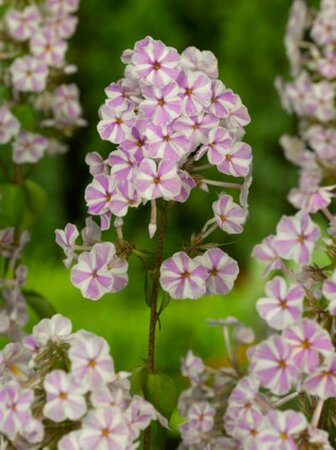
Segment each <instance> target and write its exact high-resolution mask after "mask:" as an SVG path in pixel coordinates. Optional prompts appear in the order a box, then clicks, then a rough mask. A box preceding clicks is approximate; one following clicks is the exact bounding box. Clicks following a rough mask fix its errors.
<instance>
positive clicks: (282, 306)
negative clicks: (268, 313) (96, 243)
mask: <svg viewBox="0 0 336 450" xmlns="http://www.w3.org/2000/svg"><path fill="white" fill-rule="evenodd" d="M279 303H280V308H281V309H287V308H288V306H287V301H286V300H280V302H279Z"/></svg>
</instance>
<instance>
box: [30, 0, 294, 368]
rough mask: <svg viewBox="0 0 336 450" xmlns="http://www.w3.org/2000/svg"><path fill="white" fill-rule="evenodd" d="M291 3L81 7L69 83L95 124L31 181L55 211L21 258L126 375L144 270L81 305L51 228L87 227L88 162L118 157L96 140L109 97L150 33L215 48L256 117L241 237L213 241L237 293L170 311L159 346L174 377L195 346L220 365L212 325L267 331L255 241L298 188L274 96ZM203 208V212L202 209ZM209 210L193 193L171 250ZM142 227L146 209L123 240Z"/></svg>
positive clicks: (140, 349)
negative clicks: (128, 52)
mask: <svg viewBox="0 0 336 450" xmlns="http://www.w3.org/2000/svg"><path fill="white" fill-rule="evenodd" d="M290 4H291V1H290V0H271V1H270V0H234V1H232V0H207V1H204V0H183V1H181V0H123V1H121V0H82V2H81V8H80V11H79V17H80V22H79V27H78V31H77V33H76V35H75V37H74V38H73V39H72V42H71V50H70V52H69V58H68V59H69V61H70V62H73V63H75V64H77V66H78V68H79V70H78V73H77V74H76V75H75V76H73V80H74V81H75V82H77V83H78V84H79V86H80V89H81V93H82V94H81V95H82V103H83V108H84V115H85V118H86V119H87V120H88V122H89V126H88V127H86V128H83V129H81V130H80V131H79V132H78V133H76V134H75V136H74V137H73V138H72V140H71V142H70V147H71V148H70V152H69V153H68V154H67V155H64V156H60V157H55V158H47V159H45V160H44V161H43V162H42V163H41V164H40V166H39V168H38V170H37V172H36V173H35V175H34V176H35V179H36V180H37V181H39V182H41V184H43V185H44V186H45V187H46V189H47V191H48V195H49V201H48V205H47V209H46V211H45V214H44V215H43V217H41V219H40V220H39V222H38V223H37V224H36V225H35V227H34V229H33V230H32V234H33V238H32V241H31V243H30V244H29V248H28V253H27V256H26V262H27V264H28V265H29V278H28V284H29V287H30V288H33V289H35V290H37V291H39V292H41V293H42V294H43V295H45V296H46V298H48V299H49V300H50V301H51V302H52V304H53V305H54V306H55V308H56V309H57V310H58V311H60V312H61V313H63V314H65V315H67V316H69V317H70V318H71V319H72V320H73V323H74V326H75V328H77V329H78V328H82V327H84V328H86V329H88V330H92V331H94V332H96V333H98V334H100V335H102V336H105V337H106V338H107V339H108V341H109V342H110V344H111V349H112V354H113V356H114V358H115V361H116V367H117V368H118V369H123V370H131V369H132V368H134V367H135V366H137V365H139V364H141V358H142V357H144V356H145V355H146V346H147V344H146V334H147V328H148V313H149V310H148V308H146V307H145V306H144V301H143V297H142V285H143V281H142V280H143V270H142V268H141V267H140V266H139V264H138V263H137V262H136V261H134V260H133V261H132V260H131V269H130V273H129V275H130V283H129V286H128V287H127V288H126V289H125V290H124V291H123V292H121V293H120V294H118V295H115V296H112V295H111V296H105V297H104V298H103V299H102V300H100V301H99V302H97V303H95V302H90V301H88V300H84V299H82V298H81V296H80V293H79V291H77V290H76V289H75V288H74V287H73V286H72V285H71V283H70V281H69V273H68V271H67V270H66V269H65V268H64V267H63V266H62V262H61V259H62V255H61V253H60V252H59V250H58V249H57V248H56V245H55V243H54V229H55V228H64V226H65V224H66V223H67V222H69V221H71V222H73V223H76V224H77V225H78V226H79V227H83V226H84V220H85V213H86V211H85V209H86V208H85V202H84V196H83V195H84V189H85V186H86V184H87V183H88V182H89V180H90V176H89V173H88V170H87V167H86V165H85V163H84V157H85V155H86V153H87V152H88V151H99V152H101V153H102V154H103V155H107V154H108V153H109V152H110V151H111V149H112V146H111V144H109V143H106V142H103V141H101V140H100V138H99V136H98V133H97V131H96V124H97V121H98V119H97V110H98V107H99V106H100V105H101V104H102V103H103V101H104V88H105V87H106V86H107V85H108V84H109V83H110V82H112V81H115V80H117V79H118V78H120V77H122V74H123V64H122V63H121V61H120V55H121V53H122V51H123V50H124V49H126V48H132V47H133V45H134V42H135V41H136V40H139V39H142V38H143V37H144V36H146V35H151V36H153V37H154V38H157V39H161V40H163V41H164V42H165V43H166V44H168V45H171V46H174V47H176V48H177V49H178V50H179V51H182V50H183V49H184V48H185V47H187V46H190V45H194V46H197V47H199V48H200V49H209V50H212V51H213V52H214V53H215V54H216V56H217V58H218V60H219V68H220V78H221V79H222V80H223V82H224V84H225V85H227V86H228V87H230V88H232V89H233V90H234V91H235V92H237V93H238V94H239V95H240V96H241V97H242V100H243V102H244V103H245V104H246V105H247V107H248V109H249V112H250V115H251V117H252V122H251V124H250V125H249V126H248V128H247V134H246V136H245V140H246V142H248V143H249V144H250V145H251V146H252V148H253V154H254V183H253V186H252V189H251V196H250V216H249V220H248V223H247V225H246V227H245V232H244V233H243V234H242V235H239V236H238V238H237V236H236V237H235V238H234V239H231V240H228V237H227V235H225V234H220V233H219V234H218V235H216V239H217V240H218V241H219V242H221V243H226V244H227V246H225V247H224V249H225V250H226V251H228V253H230V254H231V255H232V256H234V257H235V258H236V259H238V261H239V264H240V266H241V274H240V277H239V280H238V283H237V288H236V289H235V290H234V292H233V293H232V294H230V295H228V296H226V297H217V298H214V297H207V298H204V299H201V300H199V301H174V302H172V303H171V304H170V306H169V308H168V309H167V310H166V311H165V312H164V313H163V316H162V325H163V326H162V330H161V332H160V333H159V337H158V342H157V360H158V365H159V366H161V367H163V368H164V369H165V370H167V371H168V372H170V373H177V371H178V370H179V365H180V358H181V356H183V355H184V354H185V353H186V351H187V350H188V349H189V348H193V350H194V352H195V353H196V354H199V355H201V356H203V357H205V358H206V359H207V360H208V361H210V362H214V363H218V360H220V358H221V357H222V355H223V346H222V338H221V331H220V330H219V329H216V328H209V327H207V325H206V324H205V320H206V319H207V318H218V317H224V316H226V315H231V314H235V315H237V316H239V317H240V318H241V319H243V320H244V321H245V322H246V323H247V324H256V325H257V328H258V329H259V330H260V332H262V329H261V327H262V325H261V324H260V322H259V321H258V319H257V317H256V314H255V312H254V303H255V301H256V299H257V298H258V296H259V295H260V294H261V292H262V281H261V278H260V272H261V271H260V267H257V266H256V264H255V263H254V262H253V261H252V259H251V257H250V253H251V250H252V248H253V246H254V245H255V244H256V243H258V242H260V241H261V240H262V238H263V237H265V236H266V235H268V234H270V233H272V232H273V231H274V228H275V225H276V223H277V221H278V219H279V218H280V216H281V215H282V214H284V213H288V212H290V211H291V208H290V206H289V205H288V204H287V202H286V195H287V193H288V190H289V189H290V187H291V186H293V185H294V184H295V178H296V171H295V169H294V168H293V167H292V166H291V165H290V164H289V163H287V162H286V161H285V160H284V158H283V155H282V151H281V149H280V147H279V145H278V140H279V137H280V135H281V134H282V133H284V132H287V133H288V132H289V133H290V132H291V131H293V130H294V129H295V124H294V122H293V119H292V118H291V117H288V116H287V115H286V113H285V112H284V111H282V109H281V106H280V103H279V100H278V97H277V94H276V91H275V89H274V78H275V77H276V76H277V75H278V74H281V75H284V76H286V75H287V63H286V57H285V52H284V47H283V37H284V31H285V25H286V21H287V15H288V9H289V7H290ZM199 204H202V205H203V204H204V208H203V207H202V208H200V207H199ZM210 210H211V205H207V204H206V202H205V203H203V202H202V203H200V202H199V200H198V198H197V195H196V196H194V197H193V198H192V200H191V202H190V204H189V205H188V206H187V208H186V209H184V208H183V216H182V219H181V218H180V217H178V216H177V213H175V214H176V215H175V216H173V217H172V219H171V224H172V228H171V229H170V243H171V244H172V246H173V247H174V249H175V248H177V247H178V245H179V244H181V243H182V242H183V241H184V240H185V239H186V238H187V236H188V233H189V235H190V231H192V230H193V231H198V230H199V229H200V227H201V226H202V224H203V223H204V221H205V220H206V219H207V218H208V217H209V213H210ZM180 211H181V209H180ZM147 223H148V211H146V212H144V210H139V211H137V212H136V213H135V214H132V216H131V217H130V218H129V219H128V221H127V225H126V237H127V235H128V234H129V235H131V236H132V239H133V240H134V241H136V242H137V241H138V242H139V241H140V242H141V247H145V246H146V245H147V242H148V238H147V237H146V229H147ZM193 228H195V229H193ZM167 254H169V252H168V253H167Z"/></svg>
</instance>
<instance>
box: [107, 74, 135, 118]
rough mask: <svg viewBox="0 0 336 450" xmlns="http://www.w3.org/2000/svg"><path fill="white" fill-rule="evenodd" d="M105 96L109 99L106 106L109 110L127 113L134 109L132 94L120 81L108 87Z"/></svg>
mask: <svg viewBox="0 0 336 450" xmlns="http://www.w3.org/2000/svg"><path fill="white" fill-rule="evenodd" d="M105 94H106V95H107V97H108V100H107V101H106V104H107V106H108V107H109V108H111V109H114V110H115V111H127V110H128V109H131V108H132V102H131V99H130V94H129V92H128V91H127V89H126V88H125V87H124V86H122V83H121V82H120V81H119V82H117V83H111V84H110V85H109V86H107V88H106V89H105Z"/></svg>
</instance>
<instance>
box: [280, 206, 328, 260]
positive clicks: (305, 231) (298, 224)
mask: <svg viewBox="0 0 336 450" xmlns="http://www.w3.org/2000/svg"><path fill="white" fill-rule="evenodd" d="M319 236H320V230H319V227H318V226H317V225H315V224H314V222H313V221H312V220H311V219H310V217H309V215H308V214H307V213H306V212H303V211H299V212H298V213H297V214H295V216H292V217H289V216H283V217H282V218H281V220H280V222H279V223H278V226H277V234H276V236H275V238H274V241H273V247H274V248H275V250H276V251H277V252H278V254H279V255H280V256H281V257H282V258H284V259H292V260H293V261H295V262H297V263H298V264H307V263H308V262H309V260H310V256H311V254H312V252H313V250H314V246H315V242H316V241H317V239H318V238H319Z"/></svg>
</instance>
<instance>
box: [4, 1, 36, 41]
mask: <svg viewBox="0 0 336 450" xmlns="http://www.w3.org/2000/svg"><path fill="white" fill-rule="evenodd" d="M40 22H41V15H40V12H39V10H38V8H37V7H36V6H34V5H30V6H27V7H26V8H24V9H23V10H22V11H18V10H15V9H9V10H8V12H7V13H6V15H5V23H6V26H7V28H8V31H9V34H10V35H11V37H12V38H13V39H15V40H16V41H26V40H27V39H29V38H30V37H31V36H32V35H33V34H34V33H35V32H36V31H37V30H38V29H39V26H40Z"/></svg>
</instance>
